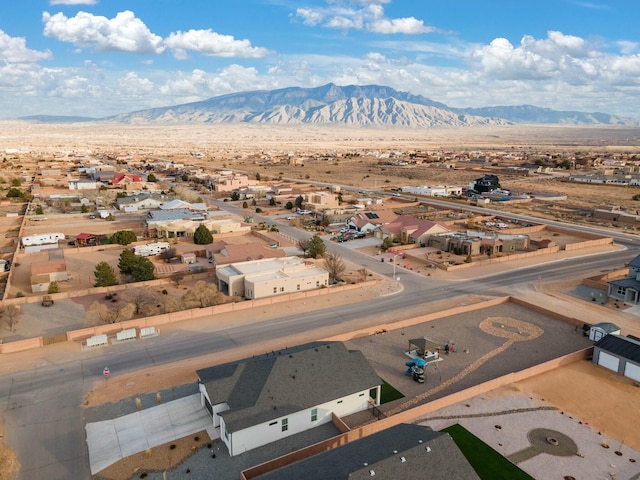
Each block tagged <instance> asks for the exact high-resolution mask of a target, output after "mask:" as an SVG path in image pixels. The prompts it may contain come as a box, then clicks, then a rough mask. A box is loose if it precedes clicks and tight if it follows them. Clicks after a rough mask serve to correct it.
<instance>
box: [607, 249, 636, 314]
mask: <svg viewBox="0 0 640 480" xmlns="http://www.w3.org/2000/svg"><path fill="white" fill-rule="evenodd" d="M608 295H609V297H611V298H615V299H618V300H622V301H623V302H624V303H625V304H626V305H638V303H640V255H638V256H637V257H635V258H634V259H633V260H631V261H630V262H629V273H628V274H627V276H626V277H623V278H618V279H616V280H612V281H610V282H609V287H608Z"/></svg>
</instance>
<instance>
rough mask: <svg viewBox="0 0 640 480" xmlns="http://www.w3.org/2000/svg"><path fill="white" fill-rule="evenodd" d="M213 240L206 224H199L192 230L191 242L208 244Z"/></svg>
mask: <svg viewBox="0 0 640 480" xmlns="http://www.w3.org/2000/svg"><path fill="white" fill-rule="evenodd" d="M212 242H213V235H211V231H210V230H209V229H208V228H207V226H206V225H200V226H199V227H198V228H196V231H195V232H193V243H195V244H196V245H209V244H210V243H212Z"/></svg>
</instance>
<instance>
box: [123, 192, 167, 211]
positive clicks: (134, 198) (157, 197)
mask: <svg viewBox="0 0 640 480" xmlns="http://www.w3.org/2000/svg"><path fill="white" fill-rule="evenodd" d="M173 199H174V197H173V196H172V195H164V194H159V193H141V194H137V195H127V196H126V197H121V198H116V205H117V207H118V210H123V211H125V212H137V211H138V210H146V209H150V208H160V207H161V206H162V205H164V204H165V203H167V202H170V201H172V200H173Z"/></svg>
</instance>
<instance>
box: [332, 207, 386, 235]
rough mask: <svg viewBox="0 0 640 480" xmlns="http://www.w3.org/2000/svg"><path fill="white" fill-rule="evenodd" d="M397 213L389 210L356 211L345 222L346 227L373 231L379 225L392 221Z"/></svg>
mask: <svg viewBox="0 0 640 480" xmlns="http://www.w3.org/2000/svg"><path fill="white" fill-rule="evenodd" d="M397 217H398V215H397V214H396V213H394V212H393V211H391V210H375V211H370V212H358V213H356V214H355V215H352V216H351V217H350V218H349V219H348V220H347V221H346V222H345V223H346V224H347V227H349V228H352V229H354V230H358V231H359V232H364V233H370V232H373V231H374V230H375V229H376V228H378V227H379V226H380V225H385V224H387V223H391V222H393V221H394V220H395V219H396V218H397Z"/></svg>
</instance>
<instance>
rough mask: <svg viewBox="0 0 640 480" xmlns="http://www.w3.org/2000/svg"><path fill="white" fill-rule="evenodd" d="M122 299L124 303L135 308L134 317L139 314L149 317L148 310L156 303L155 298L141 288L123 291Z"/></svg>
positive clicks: (147, 290) (145, 289)
mask: <svg viewBox="0 0 640 480" xmlns="http://www.w3.org/2000/svg"><path fill="white" fill-rule="evenodd" d="M123 297H124V299H125V301H126V302H128V303H130V304H132V305H133V306H134V307H135V310H134V315H140V314H141V313H144V314H145V315H149V314H150V313H151V312H150V310H152V309H153V307H154V305H156V304H157V303H158V302H157V298H156V296H155V295H154V294H153V293H152V292H151V291H150V290H149V289H147V288H142V287H136V288H130V289H127V290H125V292H124V295H123Z"/></svg>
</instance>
